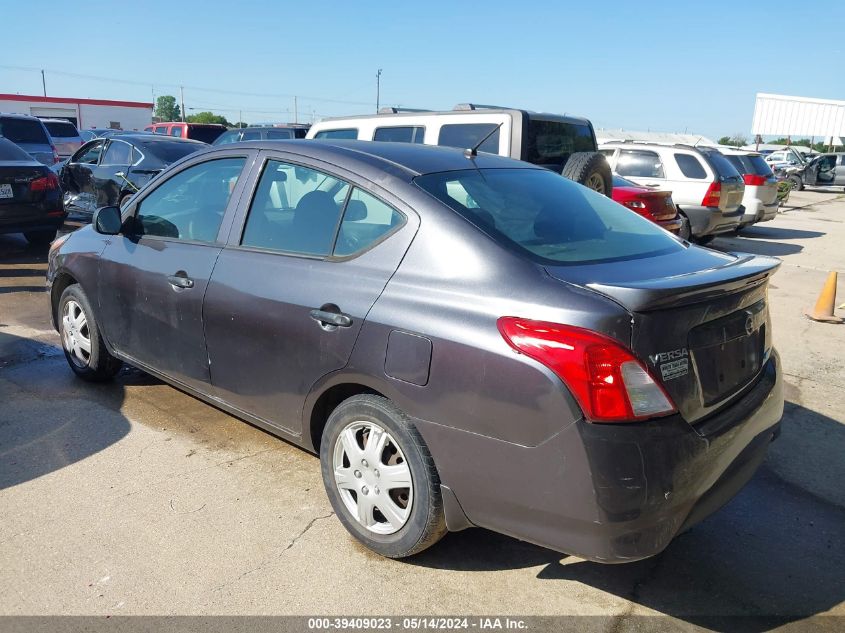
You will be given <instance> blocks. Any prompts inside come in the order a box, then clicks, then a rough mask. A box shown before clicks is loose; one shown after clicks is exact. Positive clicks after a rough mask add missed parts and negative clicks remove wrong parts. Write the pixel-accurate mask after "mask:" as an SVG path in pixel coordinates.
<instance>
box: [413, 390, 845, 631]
mask: <svg viewBox="0 0 845 633" xmlns="http://www.w3.org/2000/svg"><path fill="white" fill-rule="evenodd" d="M798 419H804V420H807V419H812V423H813V425H814V426H815V427H816V428H817V435H816V438H817V440H816V442H814V445H809V444H808V445H807V446H802V447H801V448H802V450H801V451H800V453H801V454H800V455H792V456H791V458H792V459H793V460H794V461H795V462H796V463H797V462H799V461H802V460H803V461H804V468H805V469H812V470H814V471H820V472H822V473H828V474H829V475H830V476H831V477H832V478H834V479H835V478H836V477H837V476H839V474H840V473H841V471H842V466H841V465H840V464H839V463H837V462H836V460H841V455H843V454H845V425H843V424H841V423H839V422H838V421H836V420H833V419H831V418H828V417H826V416H824V415H821V414H819V413H817V412H814V411H810V410H808V409H805V408H804V407H803V406H801V405H800V404H796V403H788V405H787V414H786V416H785V418H784V425H785V426H784V436H783V437H781V438H779V440H777V441H776V443H777V442H783V441H789V440H788V437H789V436H790V431H795V432H798V431H799V430H800V428H802V427H797V428H795V429H790V427H789V425H790V424H791V421H792V420H798ZM822 442H824V443H825V444H826V445H828V446H829V449H828V448H824V447H822V446H820V444H821V443H822ZM773 446H774V445H773ZM781 448H784V450H786V451H787V453H789V450H788V447H781ZM823 448H824V450H823ZM780 458H781V457H780V456H779V455H778V453H777V452H773V451H770V453H769V457H768V459H767V462H766V464H765V465H764V466H763V467H762V468H761V469H760V471H758V473H757V474H756V475H755V476H754V478H753V479H752V480H751V482H749V484H748V485H747V486H746V487H745V488H744V489H743V490H742V491H741V492H740V493H739V494H738V495H737V496H736V497H735V498H734V499H733V500H731V501H730V502H729V503H728V504H727V505H726V506H725V507H724V508H722V509H721V510H719V511H718V512H716V513H715V514H713V515H711V516H710V517H709V518H707V519H705V520H704V521H703V522H701V523H700V524H698V525H696V526H694V527H693V528H692V529H691V530H689V531H687V532H686V533H684V534H681V535H680V536H679V537H677V538H676V539H675V540H674V541H673V542H672V543H671V544H670V545H669V547H668V548H667V549H666V550H665V551H664V552H663V553H662V554H660V555H658V556H655V557H653V558H650V559H646V560H642V561H638V562H634V563H628V564H623V565H602V564H598V563H592V562H588V561H584V560H582V559H578V558H575V557H568V556H566V555H564V554H559V553H556V552H553V551H551V550H547V549H544V548H541V547H536V546H533V545H530V544H527V543H523V542H520V541H517V540H514V539H510V538H508V537H505V536H501V535H498V534H494V533H492V532H488V531H486V530H480V529H469V530H465V531H463V532H458V533H455V534H450V535H448V536H447V538H445V539H444V540H443V541H442V542H441V543H439V544H438V545H437V546H435V547H433V548H431V549H430V550H427V551H425V552H422V553H421V554H419V555H418V556H415V557H414V558H412V559H411V560H410V561H409V562H411V563H413V564H415V565H423V566H427V567H433V568H443V569H454V570H459V571H490V570H502V569H517V568H528V567H535V566H537V567H541V569H540V570H539V572H538V574H537V578H540V579H544V580H550V581H555V580H565V581H569V582H577V583H581V584H583V585H588V586H590V587H594V588H596V589H600V590H601V591H604V592H607V593H609V594H613V595H615V596H618V597H620V598H623V599H625V600H630V601H632V602H634V603H636V604H638V605H641V606H643V607H646V608H648V609H651V610H653V611H657V612H659V613H662V614H665V615H670V616H673V617H675V618H678V619H681V620H684V621H687V622H689V623H691V624H694V625H697V626H702V627H707V628H713V629H715V630H732V631H749V632H755V633H756V632H758V631H768V630H770V629H772V628H773V627H775V626H778V625H783V624H786V623H789V622H793V621H797V620H803V619H805V618H807V617H811V616H814V615H817V614H821V613H824V612H825V611H827V610H829V609H831V608H833V607H835V606H837V605H839V604H840V603H841V602H842V601H843V600H845V583H843V582H842V569H843V567H845V538H843V537H845V508H843V506H841V505H838V504H837V503H833V502H832V501H830V500H825V499H824V498H821V497H819V496H816V495H815V494H813V493H814V492H816V491H815V490H813V491H812V492H808V489H806V488H805V484H802V485H801V486H799V485H797V482H799V481H803V480H802V478H801V477H795V478H792V477H790V479H792V481H786V480H785V479H782V478H781V476H779V474H776V472H775V471H776V469H778V470H779V468H778V466H779V464H777V463H776V461H777V460H779V459H780ZM827 462H831V463H827ZM785 472H786V475H787V476H789V471H788V470H787V471H785ZM793 482H795V483H793ZM841 482H842V480H840V481H839V483H840V484H841ZM834 485H835V482H834Z"/></svg>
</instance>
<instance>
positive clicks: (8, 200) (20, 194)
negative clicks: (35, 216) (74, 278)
mask: <svg viewBox="0 0 845 633" xmlns="http://www.w3.org/2000/svg"><path fill="white" fill-rule="evenodd" d="M49 173H50V172H49V170H48V169H47V168H46V167H44V166H43V165H39V164H37V163H34V162H29V161H4V162H3V163H2V164H0V185H5V186H4V187H3V191H4V192H8V191H9V189H11V191H12V196H11V197H8V196H7V195H2V196H0V208H2V207H8V209H11V207H12V206H14V207H15V208H16V209H17V207H18V205H20V204H22V203H23V204H26V203H34V202H40V201H41V200H43V199H44V196H45V193H44V191H32V190H30V183H31V182H32V181H33V180H35V179H36V178H43V177H44V176H46V175H47V174H49ZM18 212H20V211H15V213H18ZM11 213H13V212H12V211H9V210H7V213H5V214H4V217H6V216H8V215H9V214H11Z"/></svg>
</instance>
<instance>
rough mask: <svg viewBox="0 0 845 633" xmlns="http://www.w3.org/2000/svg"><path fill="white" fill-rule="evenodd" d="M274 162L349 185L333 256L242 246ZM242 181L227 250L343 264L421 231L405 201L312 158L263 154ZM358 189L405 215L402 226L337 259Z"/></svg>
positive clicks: (336, 167)
mask: <svg viewBox="0 0 845 633" xmlns="http://www.w3.org/2000/svg"><path fill="white" fill-rule="evenodd" d="M271 160H274V161H279V162H283V163H285V164H290V165H294V166H299V167H304V168H306V169H313V170H315V171H319V172H321V173H324V174H325V175H327V176H329V177H331V178H335V179H336V180H340V181H342V182H345V183H346V184H347V185H348V186H349V190H348V191H347V192H346V196H345V197H344V201H343V206H342V207H341V211H340V215H339V216H338V222H337V225H336V227H335V237H334V240H333V241H332V253H331V254H329V255H326V256H321V255H311V254H308V253H297V252H291V251H282V250H278V249H271V248H262V247H258V246H249V245H243V244H241V240H242V238H243V233H244V231H245V230H246V221H247V218H248V217H249V211H250V207H251V206H252V200H253V198H254V196H255V193H256V191H257V190H258V183H259V181H260V180H261V175H262V174H263V173H264V166H265V164H266V163H267V162H268V161H271ZM242 181H243V185H244V190H243V191H242V193H241V196H240V200H239V203H238V208H237V210H236V213H235V217H234V220H233V222H232V224H231V227H230V229H229V235H228V237H227V238H226V240H225V243H224V248H226V249H230V250H238V251H249V252H254V253H265V254H269V255H275V256H277V257H293V258H296V259H302V260H310V261H325V262H337V263H342V262H346V261H350V260H353V259H358V258H359V257H362V256H364V255H365V254H367V253H369V252H370V251H372V250H373V249H375V248H376V247H377V246H379V245H380V244H382V243H384V242H385V241H387V240H388V239H389V238H391V237H393V236H394V235H397V234H398V233H399V232H401V231H402V230H403V229H405V227H408V226H412V227H413V228H412V230H413V231H414V232H416V230H417V228H419V222H420V220H419V215H418V214H417V212H416V211H414V210H413V208H412V207H410V206H409V205H408V204H407V203H406V202H405V201H404V200H401V199H400V198H399V197H397V196H396V195H395V194H393V193H392V192H389V191H387V190H386V189H383V188H382V187H381V186H379V185H377V184H376V183H374V182H372V181H370V180H368V179H366V178H364V177H362V176H360V175H359V174H355V173H353V172H350V171H349V170H347V169H344V168H343V167H340V166H338V165H335V164H333V163H328V162H324V161H321V160H318V159H315V158H310V157H307V156H302V155H299V154H290V153H288V152H285V151H282V150H277V149H270V150H268V149H264V150H259V151H258V155H257V156H256V158H255V160H254V162H253V165H252V169H251V171H250V173H249V175H248V177H246V178H242V179H241V181H238V185H239V186H240V185H241V182H242ZM411 186H413V185H411ZM355 188H358V189H360V190H361V191H364V192H366V193H368V194H370V195H371V196H373V197H374V198H377V199H378V200H380V201H381V202H383V203H384V204H386V205H387V206H389V207H391V208H392V209H394V210H395V211H396V212H398V213H399V214H400V215H402V216H403V219H402V222H401V223H399V224H397V225H396V226H395V227H394V228H393V229H392V230H391V231H388V232H387V233H385V234H384V235H382V236H380V237H379V239H377V240H375V241H373V242H372V243H370V244H368V245H367V248H364V249H361V250H359V251H356V252H354V253H351V254H350V255H344V256H336V255H334V249H335V244H336V243H337V233H338V232H339V231H340V227H341V225H342V224H343V217H344V215H345V214H346V206H347V204H348V202H349V197H350V196H351V195H352V191H353V190H354V189H355Z"/></svg>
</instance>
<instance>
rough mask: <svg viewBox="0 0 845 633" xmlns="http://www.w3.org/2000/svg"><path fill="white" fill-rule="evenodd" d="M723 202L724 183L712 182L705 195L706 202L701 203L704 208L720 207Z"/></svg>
mask: <svg viewBox="0 0 845 633" xmlns="http://www.w3.org/2000/svg"><path fill="white" fill-rule="evenodd" d="M721 200H722V183H720V182H711V183H710V186H709V187H707V193H705V194H704V200H702V201H701V206H702V207H718V206H719V202H721Z"/></svg>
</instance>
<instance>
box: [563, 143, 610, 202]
mask: <svg viewBox="0 0 845 633" xmlns="http://www.w3.org/2000/svg"><path fill="white" fill-rule="evenodd" d="M561 175H563V176H565V177H566V178H569V179H570V180H574V181H575V182H577V183H581V184H582V185H584V186H585V187H589V188H590V189H592V190H593V191H597V192H598V193H603V194H604V195H606V196H607V197H608V198H610V197H612V195H613V176H612V175H611V173H610V165H608V164H607V159H606V158H605V157H604V154H600V153H599V152H575V153H574V154H572V155H571V156H570V157H569V160H568V161H566V164H565V165H564V166H563V171H561Z"/></svg>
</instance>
